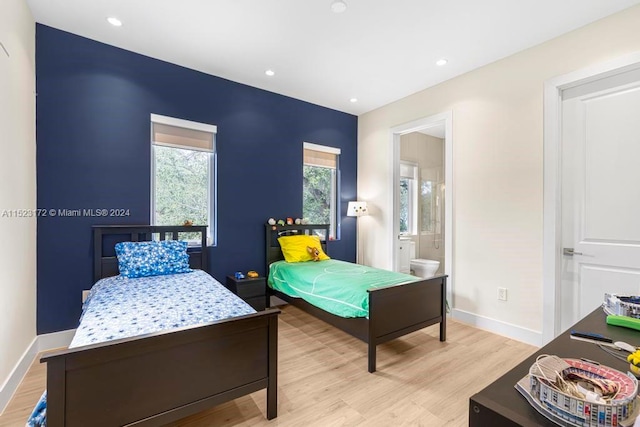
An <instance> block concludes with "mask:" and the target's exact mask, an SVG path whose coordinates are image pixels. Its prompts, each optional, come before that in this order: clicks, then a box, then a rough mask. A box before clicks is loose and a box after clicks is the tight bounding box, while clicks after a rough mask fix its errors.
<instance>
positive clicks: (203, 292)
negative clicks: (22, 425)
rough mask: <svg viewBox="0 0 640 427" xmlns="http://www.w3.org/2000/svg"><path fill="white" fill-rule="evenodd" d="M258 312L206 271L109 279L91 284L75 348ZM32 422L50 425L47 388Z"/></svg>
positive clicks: (28, 424)
mask: <svg viewBox="0 0 640 427" xmlns="http://www.w3.org/2000/svg"><path fill="white" fill-rule="evenodd" d="M255 312H256V311H255V310H254V309H253V308H252V307H251V306H250V305H249V304H247V303H246V302H244V301H243V300H242V299H240V298H239V297H237V296H236V295H234V294H233V293H232V292H230V291H229V290H228V289H227V288H225V287H224V286H223V285H221V284H220V283H219V282H218V281H216V280H215V279H214V278H213V277H211V276H210V275H208V274H207V273H205V272H204V271H201V270H194V271H192V272H191V273H183V274H170V275H165V276H152V277H140V278H136V279H127V278H124V277H121V276H115V277H108V278H106V279H101V280H99V281H98V282H97V283H96V284H95V285H94V286H93V287H92V288H91V291H90V292H89V296H88V297H87V300H86V301H85V303H84V306H83V307H82V316H81V317H80V325H79V326H78V329H77V330H76V333H75V335H74V337H73V340H72V341H71V345H69V348H73V347H80V346H83V345H89V344H96V343H101V342H105V341H111V340H115V339H121V338H130V337H135V336H138V335H142V334H149V333H152V332H159V331H164V330H169V329H174V328H181V327H185V326H195V325H198V324H202V323H207V322H213V321H216V320H223V319H228V318H230V317H237V316H243V315H245V314H251V313H255ZM27 426H28V427H36V426H46V392H45V394H44V395H43V396H42V398H41V399H40V401H39V402H38V404H37V405H36V408H35V409H34V411H33V414H32V415H31V417H29V420H28V422H27Z"/></svg>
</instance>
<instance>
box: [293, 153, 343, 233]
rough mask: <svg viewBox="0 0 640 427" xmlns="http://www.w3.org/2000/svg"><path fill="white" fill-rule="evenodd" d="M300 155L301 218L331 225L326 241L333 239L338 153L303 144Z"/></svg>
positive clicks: (336, 220) (335, 227) (336, 221)
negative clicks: (302, 152)
mask: <svg viewBox="0 0 640 427" xmlns="http://www.w3.org/2000/svg"><path fill="white" fill-rule="evenodd" d="M303 151H304V155H303V168H302V216H303V217H304V218H307V219H308V220H309V223H310V224H330V225H331V227H330V229H329V239H336V238H337V237H338V236H337V233H336V230H337V228H338V224H337V223H338V215H337V212H338V179H339V157H340V149H339V148H333V147H325V146H323V145H316V144H310V143H308V142H305V143H304V150H303Z"/></svg>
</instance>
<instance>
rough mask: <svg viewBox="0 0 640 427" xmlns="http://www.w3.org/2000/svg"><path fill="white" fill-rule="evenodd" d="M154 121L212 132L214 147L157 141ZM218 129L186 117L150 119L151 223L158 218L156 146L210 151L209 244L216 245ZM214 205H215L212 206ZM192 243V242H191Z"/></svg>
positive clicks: (158, 115)
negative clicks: (201, 147) (203, 147)
mask: <svg viewBox="0 0 640 427" xmlns="http://www.w3.org/2000/svg"><path fill="white" fill-rule="evenodd" d="M154 123H158V124H164V125H169V126H175V127H180V128H184V129H189V130H197V131H202V132H207V133H211V134H212V136H213V143H212V147H211V150H208V149H198V148H195V147H191V148H188V147H185V146H182V145H176V144H168V143H164V142H163V143H156V142H155V141H154V140H153V139H154V138H153V124H154ZM217 131H218V127H217V126H215V125H210V124H206V123H199V122H193V121H190V120H184V119H178V118H175V117H168V116H162V115H160V114H153V113H152V114H151V120H150V138H149V139H150V141H151V209H150V212H151V222H150V223H151V224H153V225H155V223H156V218H155V212H156V209H155V207H156V182H155V177H156V153H155V148H156V146H162V147H170V148H177V149H186V150H192V151H203V152H208V153H209V158H208V162H207V177H208V179H207V218H208V222H209V224H208V227H207V244H208V245H210V246H216V241H217V238H216V237H217V233H216V230H217V215H216V209H217V206H218V203H217V191H216V190H217V185H216V181H217V180H216V170H217V168H216V159H217V158H216V133H217ZM212 205H213V207H212ZM176 225H180V224H176ZM195 225H200V224H195ZM190 243H191V242H190ZM194 243H198V244H199V243H200V242H199V241H198V242H194Z"/></svg>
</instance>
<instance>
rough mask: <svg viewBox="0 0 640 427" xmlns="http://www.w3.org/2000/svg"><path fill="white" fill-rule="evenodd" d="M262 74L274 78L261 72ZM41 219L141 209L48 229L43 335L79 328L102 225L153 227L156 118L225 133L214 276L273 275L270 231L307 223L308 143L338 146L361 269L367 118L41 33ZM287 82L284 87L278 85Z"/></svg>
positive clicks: (42, 245)
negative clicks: (62, 212)
mask: <svg viewBox="0 0 640 427" xmlns="http://www.w3.org/2000/svg"><path fill="white" fill-rule="evenodd" d="M255 72H256V73H261V72H262V70H255ZM36 77H37V92H38V97H37V112H36V115H37V117H36V119H37V185H38V207H39V208H41V209H47V210H49V209H55V210H56V212H57V210H58V209H91V208H93V209H98V208H107V209H109V208H124V209H129V212H130V216H128V217H124V218H116V217H106V218H96V217H86V216H80V217H61V216H59V215H57V216H55V217H51V216H46V217H40V218H39V219H38V237H37V238H38V264H37V268H38V272H37V273H38V310H37V324H38V333H39V334H42V333H48V332H55V331H59V330H65V329H70V328H75V327H76V326H77V323H78V318H79V316H80V311H81V303H80V302H81V290H83V289H88V288H90V287H91V285H92V235H91V226H92V225H103V224H145V223H148V222H149V218H150V185H151V184H150V170H151V158H150V156H151V152H150V131H149V129H150V123H149V122H150V114H151V113H156V114H162V115H166V116H172V117H177V118H181V119H186V120H192V121H196V122H203V123H210V124H215V125H217V126H218V134H217V163H218V171H217V180H218V208H217V212H218V241H217V246H216V247H212V248H210V249H209V251H210V261H211V262H210V273H211V274H212V275H213V276H214V277H215V278H216V279H218V280H219V281H220V282H223V283H224V279H225V276H226V275H228V274H232V273H233V272H235V271H238V270H241V271H247V270H250V269H253V270H257V271H259V272H260V273H262V274H263V273H264V251H265V249H264V224H265V222H266V220H267V219H268V218H269V217H275V218H284V217H288V216H290V217H301V216H302V212H301V210H302V143H303V141H307V142H313V143H317V144H324V145H328V146H333V147H338V148H340V149H341V150H342V154H341V157H340V165H341V188H340V194H341V209H340V212H341V217H342V218H341V221H342V234H341V240H339V241H334V242H330V245H329V254H330V255H331V256H332V257H334V258H337V259H343V260H346V261H354V260H355V225H356V224H355V218H349V217H346V209H347V202H348V201H349V200H355V197H356V154H357V153H356V144H357V124H358V122H357V117H356V116H353V115H350V114H346V113H342V112H339V111H335V110H331V109H328V108H324V107H320V106H317V105H313V104H310V103H307V102H303V101H299V100H296V99H293V98H289V97H286V96H282V95H277V94H274V93H271V92H267V91H264V90H260V89H256V88H253V87H250V86H246V85H242V84H239V83H234V82H231V81H229V80H225V79H222V78H218V77H214V76H211V75H208V74H204V73H200V72H197V71H194V70H190V69H187V68H184V67H180V66H177V65H173V64H169V63H166V62H163V61H159V60H156V59H152V58H149V57H146V56H142V55H139V54H136V53H132V52H129V51H125V50H122V49H118V48H115V47H112V46H108V45H105V44H102V43H98V42H95V41H92V40H89V39H86V38H83V37H79V36H76V35H73V34H70V33H66V32H63V31H60V30H57V29H54V28H51V27H47V26H43V25H40V24H38V25H37V26H36ZM276 78H280V77H276Z"/></svg>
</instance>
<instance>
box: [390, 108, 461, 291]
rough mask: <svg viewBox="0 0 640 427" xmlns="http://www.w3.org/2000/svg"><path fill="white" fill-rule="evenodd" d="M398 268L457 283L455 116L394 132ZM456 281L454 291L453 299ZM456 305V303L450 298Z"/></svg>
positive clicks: (395, 240) (394, 228)
mask: <svg viewBox="0 0 640 427" xmlns="http://www.w3.org/2000/svg"><path fill="white" fill-rule="evenodd" d="M391 133H392V138H391V139H392V144H393V153H394V154H393V169H394V174H393V175H394V181H393V209H392V212H394V214H393V215H392V216H393V222H394V225H393V230H394V236H393V239H392V241H393V242H394V250H393V257H394V262H393V265H394V270H395V271H399V272H403V273H408V274H414V275H417V276H422V277H424V276H425V275H440V274H447V275H449V277H450V280H451V279H452V277H451V273H452V262H451V259H452V254H453V251H452V244H451V242H452V212H453V210H452V177H453V173H452V161H451V159H452V140H451V113H444V114H439V115H437V116H432V117H428V118H425V119H421V120H417V121H415V122H411V123H408V124H405V125H402V126H398V127H396V128H393V129H392V132H391ZM451 288H452V281H450V286H449V290H448V292H447V293H448V294H449V295H448V297H449V298H450V296H451V295H450V292H451ZM449 301H451V299H449Z"/></svg>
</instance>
